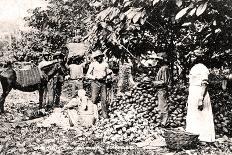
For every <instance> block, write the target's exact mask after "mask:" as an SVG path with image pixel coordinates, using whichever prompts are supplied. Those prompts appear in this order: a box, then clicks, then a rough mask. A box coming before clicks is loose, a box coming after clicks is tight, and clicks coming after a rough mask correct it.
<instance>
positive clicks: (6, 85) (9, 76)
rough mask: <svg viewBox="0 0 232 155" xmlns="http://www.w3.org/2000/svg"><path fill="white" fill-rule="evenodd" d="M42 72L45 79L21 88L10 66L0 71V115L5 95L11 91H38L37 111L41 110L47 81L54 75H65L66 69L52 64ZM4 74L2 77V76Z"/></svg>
mask: <svg viewBox="0 0 232 155" xmlns="http://www.w3.org/2000/svg"><path fill="white" fill-rule="evenodd" d="M41 70H42V72H43V73H44V74H45V76H46V78H42V77H41V80H40V82H38V83H35V84H33V85H30V86H22V85H20V83H18V82H17V75H16V71H15V70H14V69H13V67H12V65H9V66H7V67H6V69H4V71H1V73H0V82H1V84H2V90H3V93H2V95H1V97H0V114H1V113H3V112H4V103H5V100H6V97H7V95H8V94H9V93H10V91H11V90H12V88H13V89H17V90H21V91H23V92H33V91H37V90H38V91H39V109H42V108H43V100H44V95H45V97H46V93H45V92H46V91H45V90H46V88H47V84H48V81H49V80H50V79H51V78H53V77H54V75H56V74H63V75H65V71H66V67H65V65H63V64H62V63H60V62H54V63H52V64H50V65H48V66H46V67H44V68H42V69H41ZM3 72H4V76H3Z"/></svg>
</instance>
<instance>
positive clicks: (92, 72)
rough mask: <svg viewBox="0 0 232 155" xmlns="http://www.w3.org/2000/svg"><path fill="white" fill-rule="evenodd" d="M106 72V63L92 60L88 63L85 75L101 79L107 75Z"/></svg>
mask: <svg viewBox="0 0 232 155" xmlns="http://www.w3.org/2000/svg"><path fill="white" fill-rule="evenodd" d="M107 72H108V64H107V63H106V62H102V63H99V62H97V61H94V62H92V63H91V64H90V65H89V69H88V72H87V77H88V78H90V79H95V78H96V79H102V78H104V77H105V76H106V75H107Z"/></svg>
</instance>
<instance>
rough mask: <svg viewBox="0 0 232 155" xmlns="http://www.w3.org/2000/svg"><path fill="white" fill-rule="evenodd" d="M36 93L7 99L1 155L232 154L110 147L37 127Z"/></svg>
mask: <svg viewBox="0 0 232 155" xmlns="http://www.w3.org/2000/svg"><path fill="white" fill-rule="evenodd" d="M67 94H69V89H67V84H66V85H65V89H64V93H63V94H62V97H61V100H62V102H63V103H67V101H68V99H69V95H67ZM37 103H38V93H37V92H32V93H27V92H21V91H17V90H12V91H11V92H10V94H9V96H8V97H7V99H6V103H5V110H6V112H5V113H4V114H2V115H1V116H0V154H36V155H37V154H42V155H43V154H88V155H94V154H102V155H103V154H123V155H126V154H147V155H155V154H168V155H172V154H177V155H179V154H220V155H221V154H231V152H230V148H232V145H231V144H230V143H217V144H215V145H213V146H199V147H198V149H196V150H183V151H180V152H172V151H169V150H168V149H167V148H165V147H157V148H153V149H142V148H137V147H135V146H133V145H129V144H126V145H125V144H120V143H117V144H109V143H104V142H103V141H102V139H100V138H98V137H96V136H95V135H94V131H93V129H81V130H82V132H79V131H78V130H75V129H72V128H69V129H63V128H61V127H59V126H56V125H52V126H50V127H39V126H38V125H37V123H38V122H40V121H41V120H43V119H44V118H46V117H48V115H49V114H47V115H46V116H43V117H40V118H35V119H32V118H30V116H31V114H32V113H33V112H35V111H37V109H38V104H37Z"/></svg>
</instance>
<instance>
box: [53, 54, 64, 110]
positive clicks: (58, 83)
mask: <svg viewBox="0 0 232 155" xmlns="http://www.w3.org/2000/svg"><path fill="white" fill-rule="evenodd" d="M53 59H54V61H57V62H59V63H61V64H63V65H65V64H64V63H65V60H64V59H65V54H64V53H62V52H61V51H57V52H56V53H55V54H54V55H53ZM64 76H65V75H63V74H62V75H61V74H59V73H57V74H56V75H55V76H54V78H53V92H54V93H53V105H55V106H57V107H59V106H60V96H61V91H62V85H63V83H64Z"/></svg>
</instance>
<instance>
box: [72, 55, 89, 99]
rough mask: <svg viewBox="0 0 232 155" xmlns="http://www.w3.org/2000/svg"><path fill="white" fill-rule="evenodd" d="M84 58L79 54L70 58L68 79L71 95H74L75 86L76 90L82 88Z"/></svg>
mask: <svg viewBox="0 0 232 155" xmlns="http://www.w3.org/2000/svg"><path fill="white" fill-rule="evenodd" d="M85 64H86V63H85V62H84V58H83V57H81V56H79V57H77V58H75V59H73V60H72V62H71V64H70V65H69V67H68V69H69V73H70V76H69V77H68V79H70V80H71V82H72V97H75V96H76V92H77V91H76V88H77V89H78V90H80V89H83V79H84V67H85Z"/></svg>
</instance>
